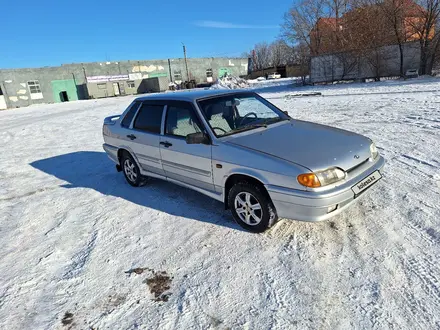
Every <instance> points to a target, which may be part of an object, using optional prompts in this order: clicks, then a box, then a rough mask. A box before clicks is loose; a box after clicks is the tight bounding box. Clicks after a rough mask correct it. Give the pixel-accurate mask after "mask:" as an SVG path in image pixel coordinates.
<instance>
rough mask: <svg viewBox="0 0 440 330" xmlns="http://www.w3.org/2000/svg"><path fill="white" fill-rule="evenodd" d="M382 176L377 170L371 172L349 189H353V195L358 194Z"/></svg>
mask: <svg viewBox="0 0 440 330" xmlns="http://www.w3.org/2000/svg"><path fill="white" fill-rule="evenodd" d="M381 178H382V175H380V173H379V171H376V172H373V173H372V174H370V175H369V176H367V177H366V178H365V179H363V180H362V181H359V182H358V183H356V184H355V185H354V186H353V187H351V190H353V192H354V194H355V195H359V194H360V193H361V192H363V191H365V190H366V189H368V188H369V187H371V186H372V185H373V184H375V183H376V182H377V181H379V180H380V179H381Z"/></svg>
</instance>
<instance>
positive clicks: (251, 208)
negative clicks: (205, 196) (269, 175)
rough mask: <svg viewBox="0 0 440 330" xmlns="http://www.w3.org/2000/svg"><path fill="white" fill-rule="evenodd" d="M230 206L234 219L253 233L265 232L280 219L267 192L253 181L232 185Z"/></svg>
mask: <svg viewBox="0 0 440 330" xmlns="http://www.w3.org/2000/svg"><path fill="white" fill-rule="evenodd" d="M228 206H229V208H230V210H231V213H232V216H233V217H234V220H235V221H236V222H237V223H238V224H239V225H240V226H241V227H243V228H244V229H246V230H248V231H250V232H253V233H262V232H264V231H265V230H266V229H268V228H270V227H271V226H272V225H273V224H274V223H275V222H276V221H277V220H278V216H277V213H276V210H275V207H274V205H273V203H272V201H271V200H270V198H269V196H267V193H265V192H263V191H262V189H261V188H260V187H259V186H257V185H254V184H251V183H247V182H239V183H236V184H235V185H234V186H232V188H231V190H230V191H229V194H228Z"/></svg>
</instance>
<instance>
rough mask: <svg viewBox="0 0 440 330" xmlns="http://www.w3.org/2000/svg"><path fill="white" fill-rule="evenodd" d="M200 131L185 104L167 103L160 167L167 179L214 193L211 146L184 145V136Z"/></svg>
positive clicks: (190, 110)
mask: <svg viewBox="0 0 440 330" xmlns="http://www.w3.org/2000/svg"><path fill="white" fill-rule="evenodd" d="M201 131H203V126H202V125H201V122H200V120H199V118H198V116H197V114H196V112H195V109H194V107H193V105H192V104H191V103H189V102H181V101H176V102H168V103H167V109H166V115H165V128H164V135H163V136H161V138H160V153H161V156H162V165H163V169H164V171H165V175H166V176H167V178H170V179H174V180H177V181H180V182H183V183H186V184H190V185H192V186H195V187H198V188H202V189H205V190H209V191H214V184H213V179H212V165H211V145H206V144H187V143H186V141H185V137H186V136H187V135H188V134H191V133H196V132H201Z"/></svg>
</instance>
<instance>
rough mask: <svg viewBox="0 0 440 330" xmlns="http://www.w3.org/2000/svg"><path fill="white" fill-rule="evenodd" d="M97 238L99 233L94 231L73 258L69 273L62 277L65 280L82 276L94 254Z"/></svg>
mask: <svg viewBox="0 0 440 330" xmlns="http://www.w3.org/2000/svg"><path fill="white" fill-rule="evenodd" d="M97 236H98V231H97V230H94V231H93V233H92V235H91V236H90V238H89V240H88V242H87V243H86V244H85V245H84V246H83V248H82V249H81V250H80V251H79V252H77V253H76V254H75V255H74V256H73V257H72V263H71V264H70V265H69V267H68V269H67V271H66V272H65V273H64V275H63V276H62V279H63V280H69V279H72V278H74V277H76V276H78V275H79V274H81V272H82V270H83V268H84V266H85V264H86V263H87V261H88V260H89V258H90V255H91V253H92V252H93V249H94V248H95V244H96V238H97Z"/></svg>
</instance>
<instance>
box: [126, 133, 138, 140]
mask: <svg viewBox="0 0 440 330" xmlns="http://www.w3.org/2000/svg"><path fill="white" fill-rule="evenodd" d="M127 137H128V138H129V139H130V140H134V139H136V135H133V134H130V135H127Z"/></svg>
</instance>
